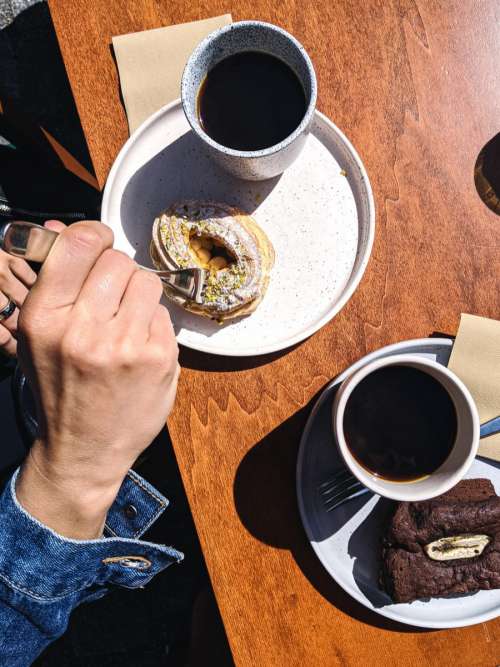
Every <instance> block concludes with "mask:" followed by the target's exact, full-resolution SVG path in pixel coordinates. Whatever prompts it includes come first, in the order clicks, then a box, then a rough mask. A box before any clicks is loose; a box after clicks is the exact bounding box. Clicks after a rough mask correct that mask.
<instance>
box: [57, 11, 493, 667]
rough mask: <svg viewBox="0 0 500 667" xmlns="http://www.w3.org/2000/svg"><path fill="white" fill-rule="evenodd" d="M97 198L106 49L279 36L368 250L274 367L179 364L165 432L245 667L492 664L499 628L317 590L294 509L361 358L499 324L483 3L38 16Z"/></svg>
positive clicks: (316, 573) (106, 124)
mask: <svg viewBox="0 0 500 667" xmlns="http://www.w3.org/2000/svg"><path fill="white" fill-rule="evenodd" d="M50 7H51V11H52V16H53V20H54V24H55V27H56V31H57V34H58V37H59V40H60V44H61V49H62V53H63V57H64V60H65V64H66V68H67V70H68V74H69V78H70V81H71V85H72V87H73V92H74V95H75V99H76V104H77V107H78V110H79V113H80V116H81V121H82V125H83V128H84V131H85V134H86V137H87V139H88V145H89V149H90V153H91V156H92V159H93V163H94V167H95V171H96V176H97V179H98V181H99V182H100V184H101V185H102V184H103V183H104V180H105V178H106V174H107V172H108V170H109V168H110V166H111V164H112V161H113V159H114V158H115V156H116V154H117V152H118V150H119V149H120V147H121V145H122V144H123V142H124V141H125V140H126V138H127V124H126V120H125V115H124V111H123V108H122V105H121V102H120V98H119V90H118V77H117V73H116V68H115V64H114V62H113V57H112V53H111V51H110V42H111V37H112V36H113V35H116V34H120V33H125V32H131V31H136V30H142V29H148V28H156V27H159V26H162V25H169V24H172V23H181V22H184V21H192V20H196V19H200V18H206V17H208V16H215V15H217V14H222V13H225V12H231V13H232V15H233V19H234V20H241V19H249V18H253V19H261V20H265V21H271V22H274V23H277V24H278V25H280V26H283V27H284V28H286V29H287V30H289V31H291V32H292V33H293V34H294V35H295V36H296V37H297V38H298V39H299V40H300V41H301V42H302V43H303V44H304V45H305V47H306V48H307V50H308V51H309V53H310V55H311V57H312V60H313V62H314V64H315V67H316V71H317V75H318V82H319V100H318V108H319V109H320V110H321V111H323V112H324V113H326V114H327V115H328V116H329V117H330V118H332V119H333V120H334V122H335V123H337V124H338V125H339V126H340V128H341V129H342V130H343V131H344V132H345V133H346V134H347V135H348V136H349V138H350V139H351V140H352V142H353V143H354V145H355V146H356V148H357V149H358V151H359V153H360V155H361V157H362V159H363V160H364V163H365V165H366V168H367V170H368V173H369V175H370V179H371V182H372V185H373V189H374V193H375V200H376V207H377V229H376V241H375V246H374V249H373V255H372V258H371V261H370V264H369V266H368V270H367V272H366V275H365V277H364V279H363V280H362V282H361V284H360V287H359V289H358V290H357V292H356V294H355V295H354V297H353V298H352V299H351V301H350V302H349V304H348V305H347V306H346V307H345V308H344V309H343V311H342V312H341V313H340V314H339V315H338V316H337V317H336V318H335V319H334V320H333V321H332V322H331V323H330V324H329V325H327V326H325V327H324V328H323V329H322V330H321V331H319V332H318V333H317V334H315V335H314V336H313V337H312V338H310V339H309V340H307V341H305V342H304V343H303V344H301V345H299V346H297V347H296V348H294V349H292V350H289V351H286V352H284V353H282V354H278V355H273V356H271V357H266V358H254V359H250V360H248V359H247V360H244V359H242V360H234V359H221V358H216V357H209V356H206V355H202V354H195V353H192V352H189V351H187V350H184V351H183V353H182V365H183V367H184V368H183V374H182V378H181V382H180V387H179V396H178V400H177V406H176V409H175V412H174V414H173V415H172V416H171V418H170V420H169V428H170V433H171V436H172V440H173V443H174V448H175V452H176V456H177V459H178V463H179V466H180V469H181V473H182V477H183V481H184V484H185V488H186V492H187V495H188V498H189V501H190V504H191V508H192V511H193V515H194V519H195V522H196V526H197V530H198V533H199V536H200V540H201V543H202V546H203V550H204V554H205V558H206V561H207V565H208V568H209V571H210V575H211V579H212V583H213V586H214V590H215V593H216V596H217V600H218V603H219V606H220V609H221V613H222V616H223V619H224V623H225V627H226V631H227V634H228V638H229V642H230V645H231V649H232V652H233V656H234V659H235V662H236V663H237V664H238V665H245V666H247V665H248V666H250V665H252V666H253V665H258V666H261V665H262V666H266V667H267V666H268V665H269V666H274V665H277V666H281V665H287V666H288V665H301V666H309V665H311V666H316V665H348V666H352V667H358V666H360V665H363V666H364V665H405V666H413V665H415V666H417V665H418V666H420V665H438V664H439V665H481V666H487V667H490V666H491V667H494V666H495V665H498V664H499V663H500V620H499V619H497V620H495V621H491V622H489V623H486V624H482V625H478V626H475V627H471V628H464V629H456V630H447V631H432V632H431V631H428V632H427V631H418V630H416V629H413V628H409V627H403V626H399V625H396V624H394V623H390V622H388V621H385V620H384V619H382V618H381V617H377V616H376V615H374V614H371V613H370V612H368V611H366V610H365V609H364V608H362V607H361V606H360V605H358V604H357V603H355V602H354V601H352V600H350V599H349V598H348V597H347V596H346V595H345V594H344V593H343V592H342V591H341V590H340V589H339V588H338V587H337V586H336V585H335V583H334V582H333V581H331V580H330V579H329V577H328V576H327V575H326V573H325V572H324V571H323V569H322V567H321V566H320V564H319V563H318V562H317V561H316V559H315V556H314V554H313V552H312V550H311V549H310V547H309V545H308V543H307V542H306V539H305V535H304V532H303V529H302V526H301V523H300V519H299V515H298V510H297V504H296V498H295V479H294V477H295V462H296V455H297V448H298V442H299V438H300V435H301V431H302V429H303V426H304V423H305V420H306V418H307V416H308V414H309V411H310V407H311V404H312V400H313V399H314V397H315V395H316V394H317V393H318V392H319V391H320V389H321V388H322V387H323V385H324V384H325V383H326V382H327V381H328V380H330V378H332V377H333V376H335V375H336V374H338V373H339V372H340V371H341V370H342V369H343V368H345V367H346V366H347V365H348V364H350V363H351V362H353V361H355V360H356V359H358V358H359V357H360V356H361V355H363V354H365V353H367V352H369V351H371V350H374V349H376V348H378V347H380V346H382V345H386V344H388V343H393V342H396V341H400V340H402V339H407V338H415V337H421V336H427V335H429V334H431V333H432V332H434V331H441V332H448V333H454V332H455V331H456V329H457V325H458V321H459V316H460V313H461V312H470V313H475V314H478V315H485V316H488V317H493V318H499V317H500V290H499V287H500V218H499V217H498V216H496V215H495V214H494V213H493V212H492V211H490V210H489V209H488V208H487V207H486V206H485V205H484V203H483V202H482V201H481V200H480V199H479V197H478V195H477V192H476V190H475V187H474V164H475V161H476V158H477V155H478V153H479V151H480V150H481V148H482V146H483V145H484V144H485V143H486V142H487V141H488V140H489V139H490V138H491V137H493V136H494V135H495V134H496V133H497V132H498V131H499V130H500V113H499V109H500V68H499V67H498V58H497V53H498V43H499V40H500V28H499V26H500V5H499V4H498V2H496V1H495V0H481V1H473V0H446V1H445V0H442V1H437V0H427V1H426V2H421V1H415V0H392V1H386V2H383V1H382V0H379V1H377V0H363V1H362V0H351V1H349V0H336V1H335V2H333V1H331V0H323V1H318V0H316V1H312V0H282V1H281V2H278V3H276V2H271V0H241V1H240V2H228V1H224V0H204V1H203V2H200V3H185V2H183V1H181V0H170V2H166V1H164V0H133V1H132V0H130V1H129V2H126V1H125V0H122V1H120V0H88V1H87V2H85V3H83V2H80V1H79V0H50Z"/></svg>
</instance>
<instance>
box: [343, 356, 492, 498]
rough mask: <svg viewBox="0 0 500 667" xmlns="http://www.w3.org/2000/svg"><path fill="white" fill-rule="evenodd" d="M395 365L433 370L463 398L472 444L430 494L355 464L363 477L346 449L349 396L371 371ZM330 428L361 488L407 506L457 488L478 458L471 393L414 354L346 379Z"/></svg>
mask: <svg viewBox="0 0 500 667" xmlns="http://www.w3.org/2000/svg"><path fill="white" fill-rule="evenodd" d="M394 365H412V366H416V367H418V368H419V369H420V370H422V372H425V373H428V374H429V375H432V374H431V373H429V372H428V370H427V369H433V370H434V371H436V372H437V374H440V375H442V376H444V377H446V378H447V379H448V380H449V381H450V382H451V383H452V384H453V385H454V386H455V387H456V388H457V390H458V391H459V392H460V394H461V395H462V397H463V398H464V400H465V404H466V406H467V408H468V412H467V415H465V416H466V418H469V420H470V422H471V424H472V438H471V443H470V445H469V449H468V453H467V455H466V456H464V459H463V461H462V463H461V464H460V465H459V466H458V467H457V469H456V470H455V471H453V472H450V473H449V474H447V475H446V478H445V479H444V480H442V481H441V482H436V484H435V488H434V489H433V491H432V492H425V491H422V489H419V488H418V486H417V484H418V482H419V481H420V480H412V481H408V482H405V481H402V482H397V481H396V482H393V481H391V480H388V479H385V478H384V477H380V478H378V477H377V476H376V475H374V474H373V473H371V472H370V471H369V470H367V469H365V468H363V467H362V466H361V465H360V464H357V465H358V466H360V467H361V469H362V471H363V474H362V475H360V471H359V470H358V468H357V467H356V466H355V465H354V461H355V459H354V457H353V455H352V454H351V452H350V450H349V447H348V446H347V441H346V438H345V435H344V429H343V418H344V414H345V408H346V405H347V402H348V400H349V398H350V396H351V394H352V393H353V391H354V389H355V388H356V387H357V386H358V385H359V383H360V382H361V381H362V380H363V379H364V378H365V377H367V376H368V375H370V374H371V373H373V372H374V371H376V370H378V369H379V368H383V367H386V366H394ZM435 379H437V378H435ZM438 381H439V380H438ZM441 384H443V383H441ZM443 386H444V385H443ZM444 388H445V390H446V391H447V393H448V395H449V396H450V397H451V399H452V400H453V403H454V405H455V399H454V397H453V396H452V395H451V393H450V391H449V389H448V388H447V387H446V386H444ZM332 426H333V435H334V439H335V444H336V445H337V447H338V449H339V451H340V454H341V456H342V459H343V461H344V463H345V465H346V466H347V468H348V469H349V470H350V472H351V473H352V474H353V475H354V477H356V479H358V480H359V481H360V482H361V483H362V484H363V485H364V486H366V487H367V488H369V489H370V490H371V491H373V492H374V493H376V494H378V495H380V496H383V497H385V498H390V499H391V500H398V501H407V502H416V501H422V500H429V499H430V498H435V497H436V496H439V495H441V494H443V493H445V492H446V491H449V490H450V489H451V488H453V486H455V485H456V484H458V482H459V481H460V480H461V479H463V477H464V475H465V473H466V472H467V470H468V469H469V468H470V466H471V465H472V462H473V460H474V458H475V456H476V454H477V450H478V447H479V428H480V426H479V414H478V411H477V406H476V403H475V401H474V399H473V397H472V395H471V393H470V391H469V390H468V389H467V387H466V386H465V384H464V383H463V382H462V380H460V378H459V377H458V376H457V375H455V373H453V372H452V371H451V370H450V369H449V368H448V367H447V366H444V365H442V364H440V363H438V362H436V361H433V360H432V359H427V358H426V357H421V356H420V355H416V354H399V355H393V356H389V357H382V358H380V359H375V360H374V361H371V362H369V363H368V364H366V365H365V366H362V367H361V368H360V369H359V370H358V371H356V372H355V373H354V374H353V375H351V376H350V377H347V378H346V379H345V380H344V381H343V382H342V384H341V385H340V387H339V389H338V391H337V393H336V396H335V399H334V402H333V406H332ZM456 443H457V440H455V443H454V445H453V448H452V450H451V451H453V449H454V448H455V446H456ZM450 455H451V452H450ZM445 463H446V461H444V462H443V463H442V464H441V466H439V468H436V470H434V471H432V472H431V473H430V474H429V475H427V476H426V477H425V478H423V479H429V478H432V476H433V475H434V474H435V473H436V472H438V471H439V470H440V468H441V467H442V466H443V465H444V464H445ZM378 482H381V483H384V484H391V485H393V486H392V488H391V489H390V490H386V489H385V488H384V489H381V488H380V484H379V483H378Z"/></svg>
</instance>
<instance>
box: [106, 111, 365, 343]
mask: <svg viewBox="0 0 500 667" xmlns="http://www.w3.org/2000/svg"><path fill="white" fill-rule="evenodd" d="M344 174H345V175H344ZM187 198H190V199H210V200H213V201H217V200H219V201H222V202H226V203H228V204H235V205H237V206H240V207H241V208H243V209H244V210H246V211H248V212H249V213H251V214H252V215H254V217H255V219H256V220H257V222H258V223H259V225H261V227H262V228H263V229H264V231H265V232H266V233H267V235H268V236H269V238H270V240H271V242H272V244H273V246H274V249H275V251H276V263H275V266H274V269H273V271H272V274H271V281H270V285H269V289H268V291H267V293H266V296H265V298H264V300H263V301H262V303H261V304H260V305H259V307H258V308H257V310H256V311H255V312H254V313H252V315H250V316H249V317H246V318H242V319H239V320H238V321H236V322H233V323H228V324H225V325H223V326H219V325H218V324H216V323H214V322H211V321H209V320H206V319H204V318H201V317H197V316H195V315H192V314H190V313H187V312H186V311H184V310H182V309H181V308H178V307H177V306H174V305H172V304H170V303H168V304H167V305H168V308H169V310H170V312H171V316H172V320H173V322H174V327H175V329H176V332H177V338H178V341H179V343H182V344H183V345H186V346H187V347H191V348H194V349H196V350H201V351H204V352H210V353H212V354H224V355H232V356H249V355H255V354H264V353H268V352H274V351H276V350H281V349H283V348H286V347H289V346H290V345H293V344H295V343H298V342H299V341H301V340H303V339H304V338H306V337H307V336H310V335H311V334H313V333H314V332H315V331H317V330H318V329H319V328H320V327H322V326H323V325H324V324H326V322H328V321H329V320H330V319H331V318H332V317H333V316H334V315H335V314H336V313H337V312H338V311H339V310H340V309H341V308H342V306H344V304H345V303H346V302H347V301H348V299H349V298H350V296H351V295H352V293H353V292H354V290H355V289H356V287H357V285H358V283H359V281H360V280H361V277H362V275H363V273H364V270H365V268H366V264H367V262H368V259H369V256H370V252H371V248H372V244H373V236H374V226H375V210H374V203H373V195H372V191H371V187H370V182H369V180H368V176H367V174H366V171H365V169H364V167H363V164H362V162H361V160H360V159H359V157H358V155H357V153H356V151H355V150H354V148H353V147H352V146H351V144H350V143H349V141H348V140H347V139H346V137H345V136H344V135H343V134H342V132H340V130H339V129H338V128H337V127H335V125H334V124H333V123H332V122H331V121H329V120H328V119H327V118H326V117H325V116H323V115H322V114H321V113H319V112H316V115H315V120H314V124H313V128H312V133H311V135H310V136H309V138H308V140H307V142H306V145H305V148H304V151H303V152H302V154H301V155H300V157H299V158H298V160H297V161H296V162H295V163H294V164H293V165H292V166H291V167H290V168H289V169H288V170H287V171H286V172H285V173H284V174H283V175H282V176H281V177H277V178H274V179H271V180H269V181H263V182H257V183H254V182H250V181H241V180H238V179H236V178H234V177H232V176H229V175H228V174H226V173H225V172H223V171H222V170H221V169H220V168H219V167H217V166H216V165H215V164H214V163H213V162H212V161H211V160H210V159H209V158H208V157H207V156H206V155H205V154H204V152H203V148H202V147H201V146H200V145H199V144H198V143H197V141H196V137H194V135H193V133H192V132H191V131H190V129H189V125H188V123H187V121H186V119H185V117H184V113H183V111H182V107H181V104H180V101H176V102H173V103H172V104H169V105H168V106H166V107H164V108H163V109H160V110H159V111H158V112H157V113H155V114H154V115H153V116H151V117H150V118H149V119H148V120H146V121H145V122H144V123H143V124H142V125H141V127H139V128H138V129H137V130H136V131H135V132H134V134H132V136H131V137H130V139H129V140H128V141H127V143H126V144H125V146H124V147H123V148H122V150H121V151H120V154H119V155H118V157H117V159H116V161H115V164H114V165H113V168H112V169H111V172H110V175H109V178H108V182H107V183H106V188H105V190H104V198H103V203H102V220H103V221H104V222H105V223H106V224H108V225H109V226H110V227H111V228H112V229H113V231H114V233H115V247H116V248H118V249H119V250H123V251H124V252H126V253H127V254H129V255H131V256H132V257H134V258H135V259H136V260H137V261H138V262H140V263H141V264H146V265H148V266H150V265H151V260H150V259H149V242H150V239H151V228H152V224H153V220H154V218H155V216H156V215H157V214H158V213H159V212H160V211H161V210H163V209H165V208H167V207H168V206H169V205H170V204H171V203H173V202H175V201H178V200H180V199H187Z"/></svg>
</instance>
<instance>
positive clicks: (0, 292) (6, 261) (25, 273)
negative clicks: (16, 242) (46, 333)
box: [0, 250, 36, 357]
mask: <svg viewBox="0 0 500 667" xmlns="http://www.w3.org/2000/svg"><path fill="white" fill-rule="evenodd" d="M35 280H36V273H35V272H34V271H33V269H32V268H31V267H30V265H29V264H28V263H27V262H25V261H24V259H20V258H19V257H11V255H8V254H7V253H5V252H4V251H3V250H0V311H2V310H3V309H4V308H5V307H6V306H8V304H9V303H10V301H13V302H14V304H15V306H16V309H15V310H14V312H13V313H12V314H11V315H9V316H8V317H5V318H4V319H2V318H1V317H0V351H1V352H3V353H4V354H6V355H7V356H9V357H15V356H16V352H17V340H16V338H17V321H18V317H19V308H20V307H21V306H22V305H23V303H24V300H25V298H26V295H27V294H28V290H29V288H30V287H31V286H32V285H33V284H34V282H35Z"/></svg>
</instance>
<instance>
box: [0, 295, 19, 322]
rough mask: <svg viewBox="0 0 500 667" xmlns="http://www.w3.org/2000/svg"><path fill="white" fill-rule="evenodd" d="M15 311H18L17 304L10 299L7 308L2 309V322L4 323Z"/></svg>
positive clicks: (0, 317) (0, 311)
mask: <svg viewBox="0 0 500 667" xmlns="http://www.w3.org/2000/svg"><path fill="white" fill-rule="evenodd" d="M15 309H16V304H15V303H14V302H13V301H12V299H9V301H8V302H7V305H6V306H5V308H2V310H0V322H3V321H4V320H6V319H7V318H8V317H10V316H11V315H12V313H13V312H14V311H15Z"/></svg>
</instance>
